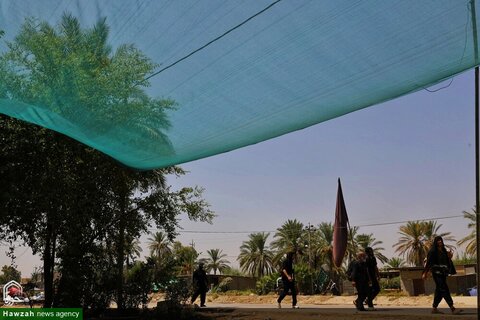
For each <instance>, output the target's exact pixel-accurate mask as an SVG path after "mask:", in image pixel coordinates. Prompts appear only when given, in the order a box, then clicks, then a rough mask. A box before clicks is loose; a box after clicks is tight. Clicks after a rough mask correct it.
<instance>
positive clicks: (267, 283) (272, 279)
mask: <svg viewBox="0 0 480 320" xmlns="http://www.w3.org/2000/svg"><path fill="white" fill-rule="evenodd" d="M278 277H280V273H278V272H275V273H272V274H270V275H268V276H264V277H262V278H260V279H258V281H257V283H256V285H255V288H256V291H257V294H258V295H263V294H269V293H270V292H273V291H275V285H276V283H277V278H278Z"/></svg>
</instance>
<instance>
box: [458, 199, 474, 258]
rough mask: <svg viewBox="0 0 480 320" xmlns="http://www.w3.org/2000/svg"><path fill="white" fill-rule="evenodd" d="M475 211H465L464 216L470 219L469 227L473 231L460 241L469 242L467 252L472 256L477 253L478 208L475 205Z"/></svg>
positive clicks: (461, 242) (460, 242) (460, 243)
mask: <svg viewBox="0 0 480 320" xmlns="http://www.w3.org/2000/svg"><path fill="white" fill-rule="evenodd" d="M472 211H473V212H468V211H463V217H464V218H466V219H468V220H469V222H468V228H469V229H471V230H472V231H471V232H470V234H469V235H468V236H466V237H465V238H463V239H460V241H458V245H463V244H465V243H466V244H467V247H466V248H465V253H466V254H468V255H471V256H475V255H476V254H477V232H476V221H477V209H476V207H474V208H473V209H472Z"/></svg>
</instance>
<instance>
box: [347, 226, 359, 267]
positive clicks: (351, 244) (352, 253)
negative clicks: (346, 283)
mask: <svg viewBox="0 0 480 320" xmlns="http://www.w3.org/2000/svg"><path fill="white" fill-rule="evenodd" d="M357 233H358V227H356V226H354V227H350V228H348V242H347V252H346V254H347V257H348V262H349V263H350V262H351V261H353V260H355V257H356V256H357V252H358V251H359V246H358V243H357Z"/></svg>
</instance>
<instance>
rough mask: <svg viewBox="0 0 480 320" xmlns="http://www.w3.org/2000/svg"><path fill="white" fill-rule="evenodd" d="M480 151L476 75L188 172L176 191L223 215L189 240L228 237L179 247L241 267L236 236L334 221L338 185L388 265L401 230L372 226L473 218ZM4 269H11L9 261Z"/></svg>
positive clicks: (175, 181)
mask: <svg viewBox="0 0 480 320" xmlns="http://www.w3.org/2000/svg"><path fill="white" fill-rule="evenodd" d="M448 83H449V81H447V82H445V83H442V84H439V85H438V86H435V87H433V88H430V89H436V88H439V87H442V86H445V85H447V84H448ZM474 143H475V137H474V75H473V71H469V72H466V73H464V74H462V75H459V76H456V77H455V78H454V81H453V82H452V84H451V85H450V86H449V87H448V88H445V89H443V90H440V91H438V92H435V93H430V92H427V91H425V90H422V91H419V92H416V93H414V94H410V95H407V96H404V97H401V98H398V99H395V100H392V101H389V102H387V103H383V104H380V105H376V106H373V107H370V108H366V109H363V110H360V111H357V112H354V113H351V114H348V115H346V116H343V117H340V118H336V119H333V120H330V121H327V122H324V123H320V124H318V125H315V126H312V127H310V128H307V129H304V130H300V131H297V132H293V133H290V134H286V135H284V136H281V137H278V138H275V139H272V140H269V141H265V142H261V143H258V144H256V145H252V146H248V147H245V148H242V149H238V150H234V151H231V152H228V153H224V154H221V155H217V156H213V157H209V158H205V159H201V160H197V161H194V162H190V163H185V164H183V165H182V167H183V168H184V169H186V170H188V171H190V173H189V174H187V175H186V176H183V177H181V178H173V177H172V178H170V179H169V183H171V184H172V185H173V186H174V187H176V188H180V187H182V186H192V185H199V186H203V187H205V194H204V196H205V198H206V199H207V200H208V201H209V202H210V204H211V206H212V210H214V211H215V212H216V214H217V215H218V216H217V217H216V218H215V220H214V222H213V224H212V225H209V224H206V223H193V222H189V221H188V220H186V219H185V218H183V219H182V220H181V221H180V224H181V226H182V227H183V228H184V230H185V231H203V232H227V233H182V234H181V235H180V236H179V237H178V240H180V241H182V242H183V243H184V244H185V245H187V244H189V243H190V242H191V241H194V243H195V246H196V249H197V250H198V251H200V252H203V254H204V255H205V252H206V251H207V250H208V249H212V248H219V249H221V250H223V252H224V253H226V254H227V255H228V259H229V260H230V261H231V262H232V263H233V265H234V266H236V265H237V263H236V256H237V255H238V253H239V247H240V245H241V244H242V241H244V240H246V239H247V237H248V233H236V232H242V231H246V232H254V231H263V230H264V231H270V230H271V231H274V230H275V229H276V228H278V227H280V226H281V224H282V223H284V222H285V221H286V220H287V219H297V220H299V221H301V222H303V223H304V224H308V223H311V224H318V223H320V222H333V219H334V212H335V200H336V191H337V178H338V177H340V178H341V180H342V187H343V192H344V197H345V202H346V206H347V211H348V214H349V218H350V224H351V225H352V226H353V225H357V226H358V225H360V226H362V227H360V230H359V232H360V233H373V235H374V237H375V238H376V239H377V240H380V241H383V247H384V248H385V251H384V254H385V255H386V256H387V257H389V258H390V257H393V256H396V254H395V253H394V249H393V248H392V245H393V244H394V243H395V242H396V241H397V240H398V237H399V235H398V228H399V226H400V225H401V224H390V225H382V226H365V225H371V224H378V223H390V222H398V221H406V220H416V219H428V218H440V217H449V216H459V215H462V211H463V210H470V209H471V208H472V207H473V206H474V204H475V167H474V166H475V163H474V160H475V146H474ZM438 223H441V224H442V225H443V226H442V227H441V229H440V230H441V231H442V232H447V231H450V232H452V234H453V235H454V236H455V237H456V239H457V240H458V239H461V238H462V237H464V236H466V235H467V234H468V233H469V230H468V229H467V221H466V220H465V219H464V218H462V217H457V218H450V219H442V220H439V221H438ZM229 232H233V233H229ZM271 237H273V233H272V234H271V236H270V239H271ZM145 239H146V237H144V238H143V240H145ZM6 249H7V248H6V247H1V248H0V250H4V251H5V250H6ZM461 250H462V249H461V248H459V251H461ZM146 253H147V252H146V250H145V254H146ZM16 255H17V256H18V258H17V261H16V262H17V264H18V266H19V269H20V270H21V271H22V274H23V275H24V276H28V275H29V274H30V273H31V271H32V270H33V266H35V265H40V263H41V262H40V260H39V259H38V257H32V255H31V252H30V250H29V249H28V248H24V247H19V248H17V250H16ZM204 255H203V256H204ZM0 264H1V265H3V264H9V260H8V259H7V257H6V256H5V255H4V254H1V255H0Z"/></svg>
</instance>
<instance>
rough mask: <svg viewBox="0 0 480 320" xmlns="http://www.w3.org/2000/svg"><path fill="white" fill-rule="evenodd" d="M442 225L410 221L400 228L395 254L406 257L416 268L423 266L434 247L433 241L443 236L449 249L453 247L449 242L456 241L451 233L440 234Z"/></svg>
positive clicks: (431, 222)
mask: <svg viewBox="0 0 480 320" xmlns="http://www.w3.org/2000/svg"><path fill="white" fill-rule="evenodd" d="M441 226H442V225H441V224H440V225H437V224H436V222H434V221H409V222H407V224H406V225H403V226H400V232H399V233H400V234H401V235H402V236H401V237H400V239H399V241H398V242H397V243H396V244H394V245H393V246H394V247H396V250H395V252H398V253H400V254H401V255H403V256H406V259H407V262H408V263H410V264H413V265H414V266H418V267H420V266H423V261H424V259H425V258H426V256H427V253H428V250H430V247H431V246H432V243H433V239H434V238H435V237H436V236H441V237H442V238H443V240H444V242H445V246H446V247H447V248H451V247H452V246H451V245H449V244H447V243H446V242H447V241H454V238H453V237H451V236H450V232H444V233H439V229H440V227H441Z"/></svg>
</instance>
